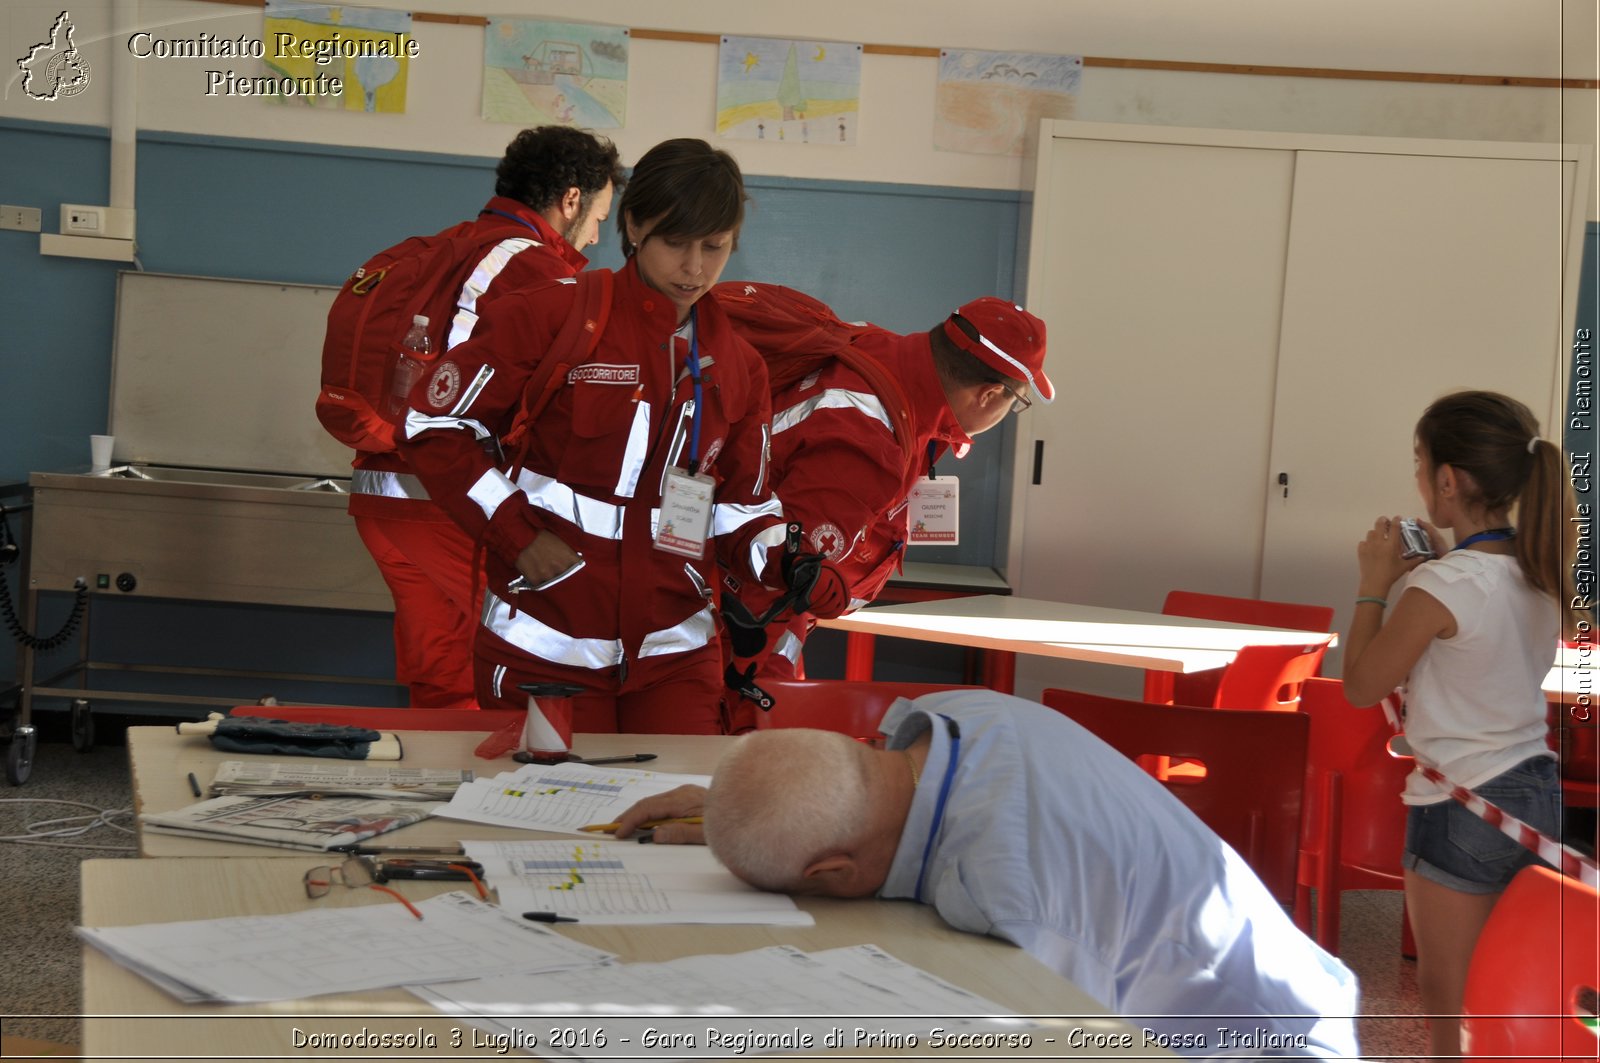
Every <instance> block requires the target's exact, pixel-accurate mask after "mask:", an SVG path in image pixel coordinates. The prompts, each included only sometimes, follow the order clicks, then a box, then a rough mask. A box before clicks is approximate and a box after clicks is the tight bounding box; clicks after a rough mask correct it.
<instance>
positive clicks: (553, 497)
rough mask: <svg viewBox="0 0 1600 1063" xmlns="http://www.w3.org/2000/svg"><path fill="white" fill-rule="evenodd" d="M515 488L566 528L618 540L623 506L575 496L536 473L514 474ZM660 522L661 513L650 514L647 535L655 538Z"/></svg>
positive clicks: (559, 484) (567, 489)
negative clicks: (563, 523)
mask: <svg viewBox="0 0 1600 1063" xmlns="http://www.w3.org/2000/svg"><path fill="white" fill-rule="evenodd" d="M516 487H517V488H519V489H520V490H521V491H522V493H523V494H525V495H527V496H528V502H529V503H530V504H531V505H534V506H537V507H538V508H540V509H542V510H545V511H546V512H548V513H553V514H555V515H556V516H558V517H560V518H561V519H562V520H564V521H567V522H568V523H570V524H576V525H577V526H578V528H579V529H581V530H582V531H583V532H585V533H586V534H588V535H593V536H597V537H599V538H601V539H621V538H622V518H623V514H625V513H626V512H627V507H626V506H613V505H612V504H611V503H610V502H601V501H600V500H599V499H595V498H590V497H589V496H588V495H583V494H579V493H578V492H576V491H574V490H573V489H572V488H570V487H568V486H567V485H566V484H564V483H561V482H560V481H558V480H554V479H552V478H551V477H549V476H544V475H541V474H539V473H536V472H529V471H528V470H526V469H524V470H522V471H521V472H519V473H518V474H517V482H516ZM660 520H661V510H660V509H659V508H653V509H651V510H650V535H651V536H652V537H654V536H655V533H656V524H657V523H658V522H659V521H660Z"/></svg>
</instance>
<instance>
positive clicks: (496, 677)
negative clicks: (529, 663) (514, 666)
mask: <svg viewBox="0 0 1600 1063" xmlns="http://www.w3.org/2000/svg"><path fill="white" fill-rule="evenodd" d="M505 678H506V666H505V665H503V664H497V665H495V666H494V671H492V672H490V673H489V683H490V686H491V688H492V689H493V691H494V696H495V697H497V698H498V697H503V696H504V695H502V694H501V693H500V684H501V683H502V682H504V681H505Z"/></svg>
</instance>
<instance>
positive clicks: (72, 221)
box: [61, 203, 133, 240]
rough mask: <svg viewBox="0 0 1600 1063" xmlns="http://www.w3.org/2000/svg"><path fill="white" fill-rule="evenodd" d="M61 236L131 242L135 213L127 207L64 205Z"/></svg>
mask: <svg viewBox="0 0 1600 1063" xmlns="http://www.w3.org/2000/svg"><path fill="white" fill-rule="evenodd" d="M61 234H62V235H63V236H98V237H103V238H110V239H113V240H131V239H133V211H132V210H131V209H129V208H127V207H88V206H84V205H82V204H80V203H63V204H61Z"/></svg>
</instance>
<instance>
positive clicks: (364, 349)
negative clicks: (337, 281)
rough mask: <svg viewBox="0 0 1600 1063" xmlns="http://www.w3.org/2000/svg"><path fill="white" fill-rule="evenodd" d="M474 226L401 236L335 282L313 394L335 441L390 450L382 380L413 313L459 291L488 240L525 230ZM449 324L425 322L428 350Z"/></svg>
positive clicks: (391, 422) (390, 424)
mask: <svg viewBox="0 0 1600 1063" xmlns="http://www.w3.org/2000/svg"><path fill="white" fill-rule="evenodd" d="M474 228H475V226H474V224H473V223H472V222H462V223H461V224H460V225H456V226H452V227H451V228H449V229H446V230H444V231H443V232H441V233H437V234H435V235H433V236H413V237H411V238H410V239H408V240H403V241H401V242H400V243H398V244H396V245H395V246H393V247H391V248H389V249H388V250H386V251H380V252H378V253H377V254H376V255H374V256H372V258H371V259H369V260H368V261H367V263H366V264H365V265H363V266H362V267H361V268H360V269H358V270H356V271H355V272H354V273H353V274H351V275H350V279H349V280H347V281H345V283H344V287H342V288H340V289H339V294H338V295H337V296H335V297H334V300H333V306H332V307H330V308H329V310H328V331H327V333H326V335H325V336H324V337H323V341H322V392H321V394H319V395H318V396H317V420H319V421H321V422H322V427H324V428H326V429H327V430H328V432H329V434H331V435H332V436H333V437H334V438H335V439H337V440H338V441H339V442H341V443H343V444H345V445H346V446H348V447H353V448H355V449H356V450H361V451H367V452H370V453H383V452H385V451H390V450H393V449H394V432H395V425H396V423H397V421H396V420H395V419H392V418H391V417H390V416H389V414H388V412H387V411H388V396H389V387H390V385H391V382H392V379H393V373H394V365H395V361H396V359H397V358H398V356H399V348H400V341H401V339H402V338H404V336H405V334H406V331H407V330H408V329H410V328H411V319H412V317H413V316H415V315H417V314H421V313H425V312H427V310H428V308H429V307H434V306H437V305H438V304H439V302H440V301H441V297H442V296H444V294H445V293H446V292H452V293H453V292H458V291H460V290H461V286H462V285H463V284H465V283H466V280H467V276H468V275H469V274H470V273H471V272H472V269H473V267H474V266H476V265H477V263H478V262H479V260H481V259H482V258H483V255H484V253H485V252H486V251H487V250H488V249H489V248H490V247H492V246H494V245H495V244H496V243H499V242H500V241H501V240H504V239H506V238H507V237H508V236H515V235H519V234H520V235H527V234H528V231H529V229H528V228H527V227H524V226H519V227H517V228H510V227H506V228H498V229H495V230H493V231H489V232H484V231H481V230H480V231H476V232H474V231H473V230H474ZM451 303H452V305H453V300H451ZM449 328H450V321H449V320H448V319H447V318H441V319H440V320H435V321H430V322H429V323H428V331H429V336H428V338H429V340H431V341H432V344H433V349H434V350H435V351H443V350H444V346H445V345H444V337H445V336H446V334H447V332H448V330H449Z"/></svg>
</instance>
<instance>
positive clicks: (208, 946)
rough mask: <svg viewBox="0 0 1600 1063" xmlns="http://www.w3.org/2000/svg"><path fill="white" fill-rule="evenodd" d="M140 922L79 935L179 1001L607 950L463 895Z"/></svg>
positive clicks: (485, 970) (582, 958) (371, 982)
mask: <svg viewBox="0 0 1600 1063" xmlns="http://www.w3.org/2000/svg"><path fill="white" fill-rule="evenodd" d="M417 908H418V909H419V910H420V911H421V912H422V914H423V919H421V920H418V919H417V918H416V917H415V916H413V915H412V914H411V913H410V912H409V911H407V910H406V907H405V905H403V904H400V903H399V902H397V901H389V902H388V903H385V904H374V905H368V906H365V907H361V908H314V909H311V910H308V911H304V912H295V913H293V914H290V915H259V916H238V917H234V918H229V919H199V920H192V921H188V922H181V923H146V924H143V925H140V926H121V927H103V928H95V927H78V928H77V932H78V936H79V937H81V938H83V940H85V941H87V942H88V943H89V944H91V945H93V946H95V947H96V948H98V949H100V950H101V951H102V952H105V953H106V954H107V955H109V956H111V958H112V959H114V960H116V961H117V962H118V963H121V964H122V965H123V966H125V967H128V968H130V969H131V970H133V971H135V972H137V973H138V974H140V975H143V976H144V977H146V978H148V979H150V981H152V982H154V983H155V984H156V985H158V986H160V987H161V988H162V989H164V990H166V991H167V992H169V993H172V994H173V995H174V996H176V997H178V999H180V1000H183V1001H185V1002H188V1003H195V1002H201V1001H214V1002H220V1003H233V1004H247V1003H261V1002H265V1001H271V1000H298V999H300V998H301V997H314V996H321V995H322V994H325V993H346V992H353V991H356V990H362V989H382V988H386V987H389V986H398V985H406V984H408V983H416V982H431V981H435V980H438V981H449V980H453V979H458V978H459V979H476V978H488V979H493V978H498V977H500V976H503V975H506V974H510V973H528V972H533V971H560V970H567V969H570V968H577V967H586V966H592V965H595V964H599V963H604V962H605V961H607V960H609V959H611V958H613V954H612V953H608V952H602V951H600V950H599V949H594V948H590V947H589V946H588V945H580V944H578V943H577V942H575V941H572V940H569V939H568V938H566V937H564V936H562V935H561V934H558V933H556V932H554V931H552V930H551V929H550V928H549V927H546V926H541V925H538V924H535V923H530V922H528V921H526V920H524V919H522V918H521V917H520V915H517V914H513V913H508V912H505V911H502V910H501V909H500V908H498V907H496V906H494V905H492V904H486V903H485V902H483V901H480V900H479V899H478V898H476V897H474V896H471V895H469V894H466V893H447V894H444V895H442V896H438V897H433V898H431V899H429V900H426V901H420V902H418V903H417Z"/></svg>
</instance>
